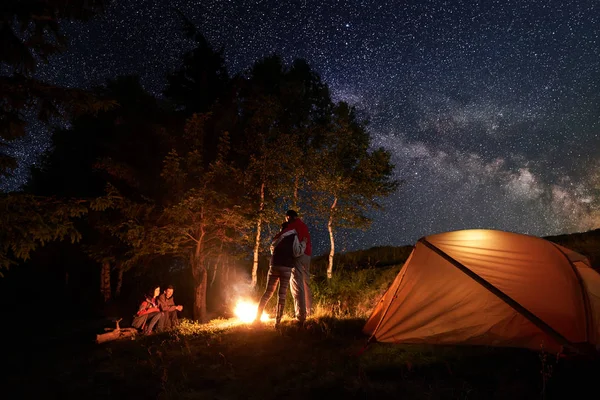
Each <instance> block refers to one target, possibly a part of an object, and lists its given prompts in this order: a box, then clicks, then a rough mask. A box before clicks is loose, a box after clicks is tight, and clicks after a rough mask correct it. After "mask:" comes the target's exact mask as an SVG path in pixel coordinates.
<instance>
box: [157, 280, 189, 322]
mask: <svg viewBox="0 0 600 400" xmlns="http://www.w3.org/2000/svg"><path fill="white" fill-rule="evenodd" d="M158 307H159V308H160V311H162V313H163V315H164V318H162V319H161V327H160V329H161V330H162V329H172V328H175V327H177V325H179V321H178V319H177V311H182V310H183V306H181V305H177V306H176V305H175V300H174V299H173V286H172V285H169V286H167V289H166V290H165V291H164V292H163V293H162V294H161V295H160V296H158Z"/></svg>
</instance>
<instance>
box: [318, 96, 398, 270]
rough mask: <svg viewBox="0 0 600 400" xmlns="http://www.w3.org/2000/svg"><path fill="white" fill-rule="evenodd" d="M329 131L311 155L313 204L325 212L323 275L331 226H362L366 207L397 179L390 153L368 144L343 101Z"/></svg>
mask: <svg viewBox="0 0 600 400" xmlns="http://www.w3.org/2000/svg"><path fill="white" fill-rule="evenodd" d="M333 116H334V118H333V122H332V126H331V129H330V131H329V132H328V133H327V134H326V135H325V136H324V137H323V138H322V140H323V141H322V143H320V147H319V148H318V149H317V150H316V152H315V153H314V154H313V156H312V159H313V160H314V165H315V166H316V167H317V170H313V171H312V176H313V180H312V182H311V183H312V184H311V189H312V200H313V201H312V205H313V207H315V209H316V210H317V211H318V212H319V213H320V214H322V215H326V217H327V230H328V232H329V240H330V244H331V248H330V252H329V262H328V266H327V277H328V278H332V276H333V257H334V254H335V239H334V234H335V230H336V228H338V227H344V228H366V227H367V226H368V225H369V224H370V220H369V218H368V216H367V213H368V212H370V211H371V210H374V209H378V208H380V204H379V203H378V201H377V199H378V198H380V197H384V196H388V195H389V194H391V193H392V192H393V191H395V190H396V189H397V187H398V186H399V184H400V182H398V181H396V180H394V179H393V177H392V176H393V169H394V166H393V164H391V162H390V154H389V153H388V152H387V151H385V150H384V149H382V148H379V149H375V150H371V149H370V135H369V133H368V131H367V130H366V124H365V122H359V121H358V120H357V116H356V113H355V110H354V109H353V108H351V107H349V106H348V105H347V104H346V103H343V102H342V103H339V104H337V105H336V107H335V109H334V112H333Z"/></svg>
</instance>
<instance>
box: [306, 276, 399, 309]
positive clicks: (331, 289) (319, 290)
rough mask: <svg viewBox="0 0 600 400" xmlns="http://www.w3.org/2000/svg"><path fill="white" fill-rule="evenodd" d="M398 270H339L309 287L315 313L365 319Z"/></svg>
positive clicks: (315, 281)
mask: <svg viewBox="0 0 600 400" xmlns="http://www.w3.org/2000/svg"><path fill="white" fill-rule="evenodd" d="M399 271H400V267H391V268H368V269H362V270H354V271H352V270H345V271H338V273H337V274H335V275H334V276H333V278H331V279H323V278H321V279H316V280H313V282H312V284H311V289H312V292H313V308H314V314H315V315H316V316H317V317H318V316H323V315H326V316H331V317H334V318H367V317H369V315H370V313H371V310H372V309H373V307H374V306H375V305H376V304H377V301H379V299H380V298H381V296H382V295H383V294H384V293H385V291H386V290H387V289H388V287H389V286H390V284H391V283H392V281H393V280H394V278H395V277H396V275H397V274H398V272H399Z"/></svg>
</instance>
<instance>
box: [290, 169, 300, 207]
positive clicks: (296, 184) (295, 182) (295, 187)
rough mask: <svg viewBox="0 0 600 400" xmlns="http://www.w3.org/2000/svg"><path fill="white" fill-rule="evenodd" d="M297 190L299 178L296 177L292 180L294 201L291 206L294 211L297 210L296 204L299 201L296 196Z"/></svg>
mask: <svg viewBox="0 0 600 400" xmlns="http://www.w3.org/2000/svg"><path fill="white" fill-rule="evenodd" d="M299 189H300V176H299V175H296V177H295V178H294V201H293V203H292V204H293V205H292V206H293V207H294V210H298V202H299V199H298V196H299V195H298V190H299Z"/></svg>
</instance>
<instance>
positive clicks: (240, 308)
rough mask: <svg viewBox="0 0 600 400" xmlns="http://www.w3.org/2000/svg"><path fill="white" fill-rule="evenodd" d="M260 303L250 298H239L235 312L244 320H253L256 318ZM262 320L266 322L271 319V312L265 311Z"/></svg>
mask: <svg viewBox="0 0 600 400" xmlns="http://www.w3.org/2000/svg"><path fill="white" fill-rule="evenodd" d="M257 309H258V304H256V303H254V302H252V301H249V300H238V302H237V304H236V305H235V309H234V310H233V313H234V314H235V316H236V317H237V318H238V319H239V320H240V321H242V322H253V321H254V318H256V311H257ZM260 320H261V321H263V322H265V321H268V320H269V314H267V313H266V312H264V311H263V313H262V315H261V316H260Z"/></svg>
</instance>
